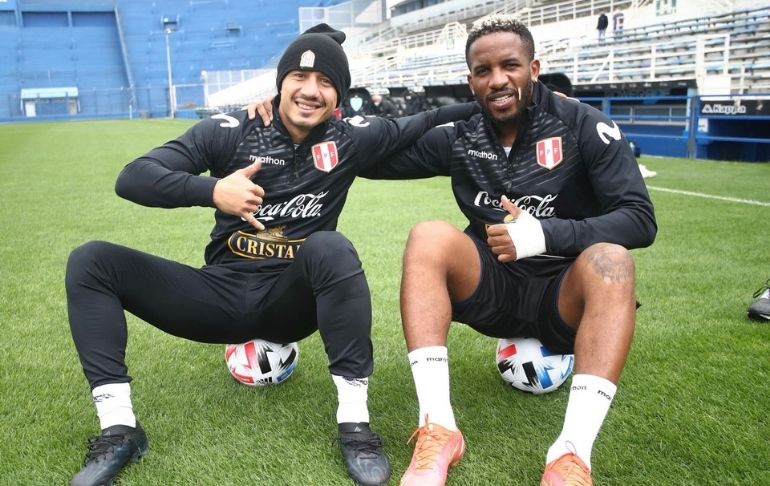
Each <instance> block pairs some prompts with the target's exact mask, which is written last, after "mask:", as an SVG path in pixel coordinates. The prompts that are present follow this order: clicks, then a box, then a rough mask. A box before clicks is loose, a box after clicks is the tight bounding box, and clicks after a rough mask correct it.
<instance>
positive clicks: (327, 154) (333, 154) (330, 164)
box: [311, 142, 339, 172]
mask: <svg viewBox="0 0 770 486" xmlns="http://www.w3.org/2000/svg"><path fill="white" fill-rule="evenodd" d="M311 150H312V152H313V164H314V165H315V168H316V169H318V170H322V171H324V172H331V170H332V169H334V168H335V167H336V166H337V162H338V161H339V158H338V157H337V144H336V143H334V142H321V143H317V144H315V145H313V148H312V149H311Z"/></svg>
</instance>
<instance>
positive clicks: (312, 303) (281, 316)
mask: <svg viewBox="0 0 770 486" xmlns="http://www.w3.org/2000/svg"><path fill="white" fill-rule="evenodd" d="M256 321H257V323H258V324H257V328H256V330H255V333H256V334H255V336H256V337H259V338H260V339H265V340H267V341H272V342H276V343H284V344H285V343H291V342H296V341H300V340H302V339H304V338H306V337H308V336H310V335H311V334H313V333H314V332H315V331H316V330H317V329H318V322H317V313H316V298H315V295H314V293H313V289H312V287H311V284H310V282H309V281H308V278H307V276H306V274H305V272H304V271H303V269H302V268H301V266H300V265H299V264H298V263H297V262H296V260H295V261H294V262H292V263H291V265H289V266H288V267H287V268H286V269H285V270H283V271H282V272H281V273H280V274H279V275H277V277H276V278H275V280H274V282H272V284H271V286H270V289H269V291H268V292H267V294H266V295H265V297H264V299H263V300H262V301H261V302H260V306H259V311H258V315H257V318H256Z"/></svg>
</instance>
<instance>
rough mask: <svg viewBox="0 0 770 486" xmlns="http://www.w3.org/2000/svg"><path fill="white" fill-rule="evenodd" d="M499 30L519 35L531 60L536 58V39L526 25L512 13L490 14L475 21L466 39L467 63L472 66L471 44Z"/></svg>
mask: <svg viewBox="0 0 770 486" xmlns="http://www.w3.org/2000/svg"><path fill="white" fill-rule="evenodd" d="M497 32H510V33H511V34H516V35H518V36H519V38H521V41H522V43H523V44H524V47H525V48H526V49H527V57H528V58H529V60H530V61H531V60H533V59H534V58H535V39H533V38H532V33H531V32H530V31H529V29H528V28H527V26H526V25H524V24H522V23H521V22H519V21H518V20H516V19H515V18H514V17H513V16H510V15H490V16H488V17H483V18H481V19H479V20H477V21H476V22H474V23H473V27H471V31H470V32H469V33H468V40H467V41H465V63H466V64H467V65H468V67H469V68H470V67H471V62H470V59H469V58H468V52H469V51H470V50H471V45H472V44H473V43H474V42H476V41H477V40H479V38H481V37H484V36H485V35H489V34H494V33H497Z"/></svg>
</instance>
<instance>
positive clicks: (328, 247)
mask: <svg viewBox="0 0 770 486" xmlns="http://www.w3.org/2000/svg"><path fill="white" fill-rule="evenodd" d="M300 248H301V250H300V251H302V252H304V253H306V254H307V253H312V254H313V255H314V256H315V257H321V256H324V255H330V256H335V255H337V254H338V253H339V252H340V251H353V252H354V253H355V249H354V248H353V244H352V243H351V242H350V240H348V239H347V238H346V237H345V235H343V234H342V233H340V232H339V231H317V232H315V233H313V234H311V235H310V236H308V237H307V238H306V239H305V241H304V242H302V245H301V247H300Z"/></svg>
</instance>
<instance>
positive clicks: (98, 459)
mask: <svg viewBox="0 0 770 486" xmlns="http://www.w3.org/2000/svg"><path fill="white" fill-rule="evenodd" d="M148 449H149V447H148V446H147V435H146V434H145V433H144V429H142V427H141V425H139V423H138V422H137V424H136V428H134V427H128V426H127V425H113V426H112V427H107V428H106V429H104V430H103V431H102V435H99V436H96V437H91V438H90V439H88V451H87V452H86V460H85V463H84V465H83V469H81V470H80V472H79V473H77V474H76V475H75V477H74V478H72V482H70V486H110V485H111V484H112V482H113V481H114V480H115V477H116V476H117V475H118V473H119V472H120V470H121V469H123V466H125V465H127V464H131V463H133V462H136V461H138V460H139V458H141V457H142V456H143V455H144V454H146V453H147V450H148Z"/></svg>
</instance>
